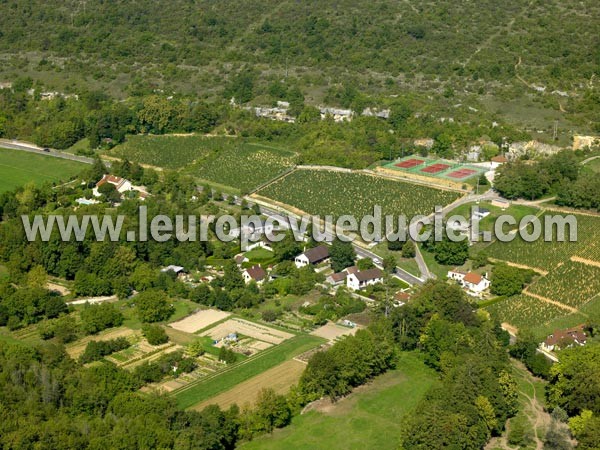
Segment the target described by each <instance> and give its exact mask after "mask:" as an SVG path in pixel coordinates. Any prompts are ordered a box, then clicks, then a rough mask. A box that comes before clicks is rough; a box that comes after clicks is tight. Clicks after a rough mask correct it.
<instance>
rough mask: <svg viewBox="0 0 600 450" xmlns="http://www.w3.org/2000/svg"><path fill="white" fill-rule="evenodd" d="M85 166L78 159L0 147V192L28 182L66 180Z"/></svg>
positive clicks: (38, 183) (39, 182) (41, 182)
mask: <svg viewBox="0 0 600 450" xmlns="http://www.w3.org/2000/svg"><path fill="white" fill-rule="evenodd" d="M85 167H86V165H85V164H83V163H80V162H77V161H71V160H68V159H61V158H54V157H51V156H45V155H39V154H36V153H29V152H24V151H20V150H9V149H5V148H0V193H1V192H5V191H10V190H12V189H14V188H16V187H17V186H22V185H24V184H27V183H35V184H36V185H41V184H43V183H56V182H59V181H63V180H64V181H66V180H68V179H69V178H70V177H72V176H73V175H76V174H78V173H79V172H81V171H82V170H83V169H84V168H85Z"/></svg>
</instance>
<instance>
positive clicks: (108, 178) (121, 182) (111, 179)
mask: <svg viewBox="0 0 600 450" xmlns="http://www.w3.org/2000/svg"><path fill="white" fill-rule="evenodd" d="M106 183H109V184H112V185H113V186H114V187H115V189H116V190H117V192H118V193H119V194H123V193H124V192H127V191H131V190H132V188H133V184H131V181H129V180H127V179H125V178H121V177H116V176H114V175H108V174H106V175H104V176H103V177H102V179H101V180H100V181H98V182H97V183H96V187H95V188H94V189H93V190H92V192H93V194H94V197H100V196H101V195H102V194H101V193H100V192H99V191H98V188H99V187H100V186H102V185H103V184H106Z"/></svg>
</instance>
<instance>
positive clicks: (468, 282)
mask: <svg viewBox="0 0 600 450" xmlns="http://www.w3.org/2000/svg"><path fill="white" fill-rule="evenodd" d="M462 284H463V287H465V288H466V289H467V290H468V291H469V292H470V293H472V294H476V295H480V294H481V293H482V292H483V291H485V290H486V289H487V288H489V287H490V281H489V280H488V279H487V278H485V277H483V276H481V275H479V274H478V273H475V272H469V273H468V274H466V275H465V277H464V278H463V281H462Z"/></svg>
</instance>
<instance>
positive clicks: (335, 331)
mask: <svg viewBox="0 0 600 450" xmlns="http://www.w3.org/2000/svg"><path fill="white" fill-rule="evenodd" d="M356 331H357V328H349V327H343V326H341V325H338V324H336V323H331V322H328V323H326V324H325V325H323V326H322V327H319V328H317V329H316V330H314V331H312V332H311V333H310V334H312V335H313V336H319V337H322V338H323V339H327V340H328V341H335V340H336V339H337V338H339V337H341V336H347V335H349V334H355V333H356Z"/></svg>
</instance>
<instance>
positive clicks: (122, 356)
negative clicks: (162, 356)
mask: <svg viewBox="0 0 600 450" xmlns="http://www.w3.org/2000/svg"><path fill="white" fill-rule="evenodd" d="M174 345H175V344H174V343H173V342H167V343H166V344H162V345H150V344H149V343H148V341H147V340H146V339H142V340H140V341H139V342H136V343H135V344H133V345H132V346H131V347H129V348H126V349H125V350H121V351H119V352H116V353H113V354H112V355H109V356H106V357H105V359H106V360H107V361H110V362H112V363H114V364H116V365H117V366H125V365H130V364H133V363H134V362H136V361H139V360H142V359H144V358H148V357H149V356H151V355H154V354H157V353H163V350H166V349H167V348H170V347H173V346H174Z"/></svg>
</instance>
